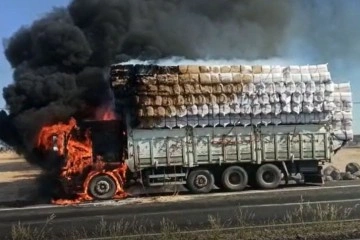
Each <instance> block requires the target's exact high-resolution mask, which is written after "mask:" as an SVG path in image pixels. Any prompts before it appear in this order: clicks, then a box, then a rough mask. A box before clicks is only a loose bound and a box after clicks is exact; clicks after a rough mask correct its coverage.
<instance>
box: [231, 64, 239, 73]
mask: <svg viewBox="0 0 360 240" xmlns="http://www.w3.org/2000/svg"><path fill="white" fill-rule="evenodd" d="M230 72H232V73H240V72H241V69H240V65H232V66H231V70H230Z"/></svg>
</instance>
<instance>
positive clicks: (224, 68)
mask: <svg viewBox="0 0 360 240" xmlns="http://www.w3.org/2000/svg"><path fill="white" fill-rule="evenodd" d="M230 71H231V66H221V67H220V72H221V73H230Z"/></svg>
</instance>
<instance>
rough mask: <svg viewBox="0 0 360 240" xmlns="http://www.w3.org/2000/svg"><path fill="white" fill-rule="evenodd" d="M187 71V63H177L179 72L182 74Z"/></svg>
mask: <svg viewBox="0 0 360 240" xmlns="http://www.w3.org/2000/svg"><path fill="white" fill-rule="evenodd" d="M187 71H188V66H187V65H179V72H180V73H182V74H185V73H187Z"/></svg>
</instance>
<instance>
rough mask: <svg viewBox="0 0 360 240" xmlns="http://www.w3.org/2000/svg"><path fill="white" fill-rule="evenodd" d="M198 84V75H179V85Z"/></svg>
mask: <svg viewBox="0 0 360 240" xmlns="http://www.w3.org/2000/svg"><path fill="white" fill-rule="evenodd" d="M198 82H199V74H193V73H192V74H190V73H186V74H180V75H179V83H180V84H185V83H191V84H195V83H198Z"/></svg>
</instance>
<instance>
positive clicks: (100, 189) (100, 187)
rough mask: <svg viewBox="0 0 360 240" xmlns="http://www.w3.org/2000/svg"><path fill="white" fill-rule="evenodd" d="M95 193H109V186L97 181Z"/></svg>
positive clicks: (105, 182)
mask: <svg viewBox="0 0 360 240" xmlns="http://www.w3.org/2000/svg"><path fill="white" fill-rule="evenodd" d="M95 189H96V192H97V193H99V194H105V193H107V192H109V191H110V184H109V183H108V182H107V181H103V180H102V181H99V182H97V184H96V188H95Z"/></svg>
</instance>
